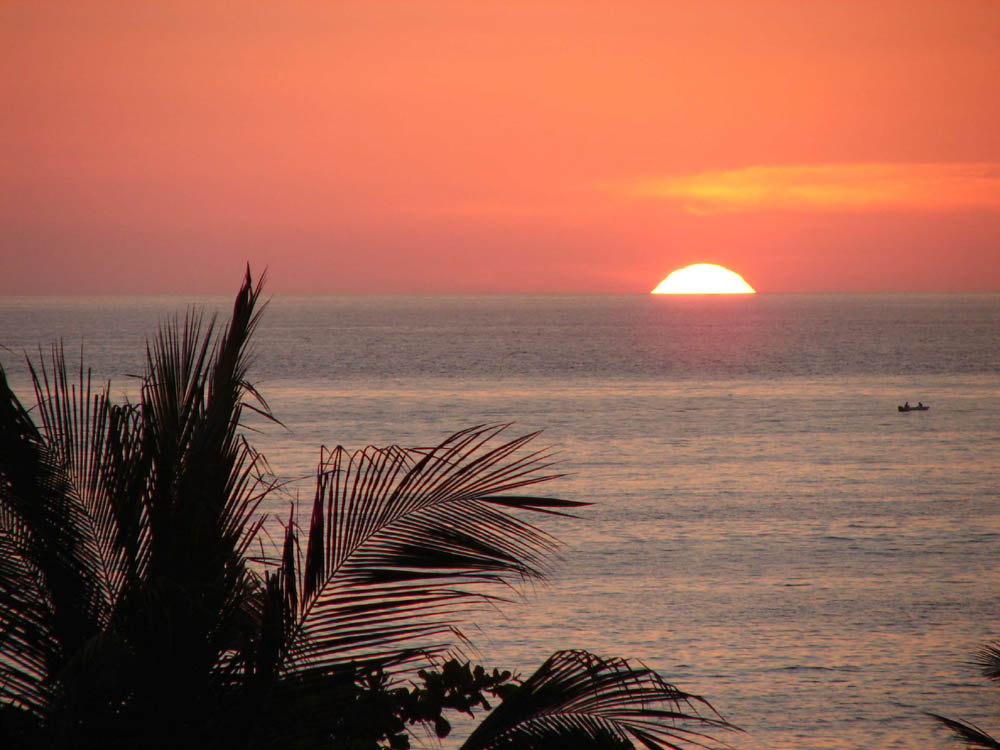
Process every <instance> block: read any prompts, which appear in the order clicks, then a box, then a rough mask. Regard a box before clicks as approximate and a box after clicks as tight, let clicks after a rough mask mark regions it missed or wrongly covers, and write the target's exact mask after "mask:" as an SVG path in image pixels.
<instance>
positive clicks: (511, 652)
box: [0, 294, 1000, 750]
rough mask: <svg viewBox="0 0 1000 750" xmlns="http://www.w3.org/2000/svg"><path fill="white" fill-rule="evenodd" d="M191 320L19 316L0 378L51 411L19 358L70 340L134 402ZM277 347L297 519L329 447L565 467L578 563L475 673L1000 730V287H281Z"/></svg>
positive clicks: (267, 438) (156, 314)
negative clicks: (991, 676)
mask: <svg viewBox="0 0 1000 750" xmlns="http://www.w3.org/2000/svg"><path fill="white" fill-rule="evenodd" d="M189 303H196V304H200V305H203V306H205V308H206V309H208V310H210V311H211V310H219V311H221V313H222V316H223V317H224V315H225V313H226V308H227V307H228V304H229V303H228V301H227V300H223V299H216V298H213V299H203V300H196V299H178V298H170V297H145V298H141V299H139V298H111V297H109V298H86V299H84V298H42V297H35V298H27V297H7V298H0V346H2V347H4V348H2V349H0V362H2V363H3V364H4V366H5V368H7V369H8V374H9V376H10V378H11V380H12V381H13V383H14V384H15V387H16V389H18V390H19V391H20V392H21V393H22V395H24V397H25V400H28V399H27V393H28V391H27V374H26V370H25V368H24V366H23V354H22V352H23V351H24V350H28V352H29V354H32V356H37V352H38V349H37V347H38V345H39V344H41V345H42V346H43V347H47V346H48V344H49V343H51V342H53V341H55V340H57V339H60V338H61V339H62V340H63V341H64V342H65V344H66V347H67V350H68V351H69V352H70V353H71V355H72V357H76V356H77V353H78V352H79V350H80V348H81V346H82V349H83V353H84V359H85V361H86V362H87V364H88V365H89V366H91V367H92V368H93V369H94V373H95V376H97V377H98V378H101V379H112V380H113V382H114V384H115V386H114V387H115V389H116V392H121V393H127V392H130V391H134V388H135V380H134V379H133V378H129V377H128V375H130V374H134V373H137V372H141V370H142V366H143V342H144V340H145V338H146V337H147V336H149V335H151V334H152V333H153V332H155V329H156V326H157V324H158V323H159V322H160V321H161V320H163V319H164V318H165V317H166V316H167V315H171V314H173V313H174V312H176V311H180V312H181V313H182V314H183V311H184V309H185V307H186V305H188V304H189ZM255 351H256V355H255V362H254V367H253V370H252V375H251V379H252V380H253V381H254V382H255V383H256V384H257V386H258V388H259V390H260V391H261V393H262V394H263V395H264V396H265V398H266V399H267V400H268V403H269V404H270V406H271V407H272V409H273V410H274V412H275V414H276V416H277V417H278V418H279V419H280V420H281V421H282V422H283V423H284V425H285V427H286V428H287V429H286V428H281V427H278V426H275V425H268V424H255V425H253V426H254V427H255V428H259V430H260V432H257V433H253V434H252V439H253V441H254V442H255V444H256V445H257V446H258V447H260V448H261V449H262V450H263V451H264V452H265V454H266V455H267V456H268V458H269V460H270V463H271V465H272V467H273V469H274V470H275V471H276V473H278V474H279V475H281V476H282V477H285V478H288V479H289V480H294V481H292V483H291V484H290V486H289V490H288V494H289V495H292V496H295V495H296V494H297V495H298V496H299V497H300V498H301V499H303V500H304V501H309V500H310V499H311V496H312V489H311V488H312V479H311V477H312V474H313V473H314V471H315V466H316V462H317V460H318V457H319V447H320V445H327V446H333V445H336V444H342V445H345V446H348V447H355V448H359V447H362V446H364V445H367V444H375V445H386V444H389V443H400V444H404V445H422V446H425V445H430V444H433V443H436V442H438V441H440V440H441V439H442V438H444V437H445V436H446V435H448V434H449V433H450V432H452V431H455V430H457V429H459V428H463V427H468V426H471V425H477V424H483V423H512V424H511V427H509V428H508V432H509V434H511V435H514V434H518V433H522V432H527V431H534V430H542V434H541V435H540V436H539V437H538V438H537V439H536V442H537V443H538V444H539V445H543V446H552V447H553V448H554V449H555V450H556V451H557V453H558V458H559V467H560V469H561V470H563V471H565V472H566V473H567V476H566V477H565V478H563V479H560V480H557V481H556V482H553V483H552V484H550V485H549V486H548V487H547V492H548V494H552V495H556V496H560V497H564V498H567V499H572V500H580V501H586V502H590V503H593V505H591V506H588V507H586V508H582V509H581V510H580V511H579V512H578V514H577V515H578V517H577V518H574V519H547V518H542V519H536V520H538V521H539V524H540V525H542V526H543V527H544V528H546V529H547V530H549V531H551V532H552V533H554V534H555V535H556V536H557V537H559V538H560V539H561V540H562V541H563V542H564V547H563V548H562V555H561V559H560V561H559V562H558V563H557V564H556V565H555V567H554V568H553V570H552V575H551V579H550V581H549V582H548V583H546V584H545V585H541V586H538V587H536V588H535V589H533V590H530V591H526V592H525V596H524V600H523V601H521V602H514V603H512V604H511V605H510V606H509V607H506V608H504V609H503V610H502V611H500V612H497V613H495V614H491V615H489V616H484V617H483V618H481V619H479V620H478V621H477V622H475V623H470V624H469V626H468V627H467V628H466V633H467V635H469V636H470V638H471V639H472V641H473V642H474V643H475V645H476V646H477V648H478V651H477V652H476V653H474V654H472V656H473V658H474V659H475V660H476V661H478V662H480V663H483V664H484V665H489V666H499V667H505V668H514V669H516V670H518V671H520V672H521V673H522V674H524V675H526V674H528V673H530V672H531V671H532V670H533V669H534V667H535V666H537V665H538V664H540V663H541V662H542V661H543V660H544V658H545V657H546V656H548V655H549V654H550V653H551V652H552V651H554V650H557V649H562V648H585V649H589V650H591V651H595V652H597V653H601V654H605V655H608V656H624V657H629V658H635V659H639V660H641V661H643V662H644V663H646V664H647V665H649V666H650V667H653V668H655V669H656V670H658V671H659V672H660V673H661V674H662V675H663V677H664V678H665V679H667V680H668V681H670V682H673V683H675V684H677V685H678V686H679V687H681V688H682V689H685V690H687V691H689V692H693V693H697V694H700V695H702V696H704V697H706V698H707V699H708V700H709V701H710V702H711V703H712V705H713V706H714V707H715V708H716V709H717V710H718V711H719V712H720V713H722V715H723V716H725V717H726V718H727V719H729V720H730V721H732V722H733V723H735V724H737V725H738V726H740V727H741V728H742V729H744V730H745V733H740V734H735V733H733V734H728V735H726V736H725V737H724V739H725V740H727V741H728V742H729V743H730V744H732V745H733V746H734V747H736V748H742V749H743V750H765V749H767V750H782V749H785V748H787V749H789V750H790V749H791V748H795V749H796V750H807V749H812V748H817V749H818V748H824V749H825V750H828V749H830V748H852V749H858V750H860V749H861V748H865V749H866V750H870V749H871V748H928V747H942V748H945V747H949V746H950V744H951V740H950V737H949V736H948V735H947V733H946V732H944V731H943V730H940V729H938V728H937V727H936V726H935V724H934V723H933V722H932V721H931V720H930V719H928V718H927V717H926V716H925V715H924V712H926V711H934V712H938V713H943V714H946V715H949V716H953V717H956V718H965V719H969V720H971V721H973V722H975V723H977V724H979V725H980V726H982V727H983V728H986V729H993V730H996V731H997V732H1000V713H998V711H997V708H998V707H1000V691H998V690H997V688H996V686H991V685H988V684H987V683H986V682H985V680H983V679H982V678H980V677H979V676H978V674H977V672H976V669H975V668H974V667H972V666H970V665H969V663H968V662H969V661H970V658H971V656H970V655H971V652H972V651H973V650H974V649H976V648H977V647H979V646H980V645H982V644H983V643H985V642H986V641H988V640H990V639H994V638H1000V575H998V570H1000V481H998V480H1000V461H998V459H1000V295H998V294H983V295H951V294H940V295H935V294H919V295H917V294H914V295H907V294H899V295H888V294H886V295H773V294H758V295H754V296H726V297H700V296H699V297H660V296H657V297H653V296H650V295H623V296H603V295H590V296H569V295H557V296H546V295H537V296H523V295H521V296H517V295H515V296H506V295H496V296H414V297H410V296H391V297H390V296H385V297H365V296H344V297H310V298H306V297H285V296H280V295H279V296H275V297H274V298H273V299H272V300H271V301H270V303H269V306H268V308H267V310H266V312H265V314H264V318H263V322H262V325H261V328H260V330H259V333H258V336H257V339H256V347H255ZM906 400H909V401H910V402H911V403H916V402H917V401H918V400H919V401H923V402H924V403H925V404H929V405H930V407H931V408H930V410H928V411H925V412H911V413H899V412H898V411H897V408H896V406H897V404H901V403H903V402H904V401H906ZM287 500H288V498H287V496H286V497H282V498H276V499H275V501H274V506H273V508H272V509H273V510H275V511H281V512H282V513H284V512H286V511H287Z"/></svg>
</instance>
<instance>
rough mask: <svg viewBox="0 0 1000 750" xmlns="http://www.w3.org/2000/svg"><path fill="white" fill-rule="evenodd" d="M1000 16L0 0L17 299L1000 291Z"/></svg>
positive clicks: (3, 176)
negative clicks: (678, 278) (694, 280)
mask: <svg viewBox="0 0 1000 750" xmlns="http://www.w3.org/2000/svg"><path fill="white" fill-rule="evenodd" d="M998 40H1000V3H997V2H991V1H990V0H980V1H976V0H954V1H952V0H942V1H941V2H916V1H914V0H907V1H906V2H882V1H880V2H869V1H868V0H866V1H865V2H848V1H846V0H836V2H821V1H820V0H811V1H810V2H791V1H789V2H779V1H777V0H774V1H771V2H755V1H754V0H729V1H721V0H720V1H713V0H690V1H678V2H669V1H668V0H650V1H648V2H646V1H639V0H634V1H633V0H618V1H617V2H559V1H558V0H552V1H550V2H516V1H510V0H508V1H505V2H496V3H494V2H466V1H464V0H455V1H454V2H421V1H420V0H408V1H399V2H378V1H377V0H367V1H365V2H329V0H327V1H324V2H309V1H305V0H303V1H299V2H295V1H291V2H249V1H248V2H245V3H244V2H224V3H223V2H211V1H210V0H197V1H191V2H188V1H186V0H170V1H169V2H167V1H162V2H161V1H157V0H148V1H147V2H142V3H133V2H125V1H123V2H99V1H98V2H81V1H80V0H71V1H70V2H64V3H63V2H47V1H46V0H26V1H25V2H17V1H11V0H0V50H2V52H0V55H2V59H3V77H2V82H3V83H2V85H3V100H4V115H3V117H2V118H0V162H2V164H3V168H2V170H0V196H2V199H0V294H34V293H152V292H166V293H175V292H176V293H202V292H229V291H231V290H232V289H234V288H235V286H236V285H237V284H238V281H239V277H240V274H241V271H242V268H243V265H244V263H245V262H246V261H249V262H250V263H251V264H252V265H253V266H254V268H256V269H262V268H264V267H265V266H266V267H267V268H268V269H269V275H270V279H271V282H270V289H271V291H272V292H274V293H296V292H306V293H343V292H418V293H422V292H521V291H524V292H645V291H648V290H650V289H651V288H652V287H653V286H654V285H655V284H656V283H657V282H658V281H659V280H660V279H662V278H663V277H664V276H666V275H667V274H668V273H669V272H670V271H671V270H673V269H675V268H677V267H679V266H684V265H688V264H690V263H698V262H709V263H719V264H722V265H725V266H728V267H730V268H733V269H734V270H736V271H738V272H740V273H741V274H742V275H743V276H744V277H745V278H746V279H747V281H749V282H750V283H751V284H752V285H753V286H754V287H755V288H756V289H757V290H758V291H761V292H769V291H775V292H786V291H789V292H813V291H897V290H933V291H960V290H975V291H978V290H1000V43H998Z"/></svg>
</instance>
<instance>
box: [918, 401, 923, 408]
mask: <svg viewBox="0 0 1000 750" xmlns="http://www.w3.org/2000/svg"><path fill="white" fill-rule="evenodd" d="M917 408H918V409H923V408H924V402H923V401H917Z"/></svg>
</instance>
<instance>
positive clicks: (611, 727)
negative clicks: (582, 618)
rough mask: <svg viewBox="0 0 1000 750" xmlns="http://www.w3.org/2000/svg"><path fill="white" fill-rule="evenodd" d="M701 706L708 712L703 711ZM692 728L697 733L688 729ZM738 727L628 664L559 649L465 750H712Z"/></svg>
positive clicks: (702, 703) (700, 700)
mask: <svg viewBox="0 0 1000 750" xmlns="http://www.w3.org/2000/svg"><path fill="white" fill-rule="evenodd" d="M698 706H701V707H702V709H703V710H707V713H701V712H699V710H698ZM689 726H694V727H698V729H691V728H688V727H689ZM713 728H714V729H733V728H734V727H733V726H732V725H731V724H729V723H728V722H726V721H725V720H724V719H722V717H720V716H719V715H718V714H716V713H715V711H714V710H713V709H712V708H711V706H710V705H709V704H708V702H707V701H705V700H704V699H703V698H699V697H698V696H694V695H691V694H689V693H685V692H683V691H681V690H679V689H678V688H676V687H674V686H673V685H670V684H668V683H666V682H664V681H663V680H662V679H661V678H660V677H659V675H657V674H656V673H655V672H653V671H652V670H650V669H648V668H646V667H644V666H642V665H634V664H630V663H629V662H628V661H626V660H624V659H618V658H611V659H608V658H603V657H600V656H596V655H594V654H591V653H588V652H586V651H558V652H556V653H555V654H553V655H552V656H550V657H549V658H548V660H546V662H545V663H544V664H542V666H541V667H539V668H538V670H537V671H536V672H535V673H534V674H533V675H532V676H531V677H529V678H528V679H527V680H525V682H524V683H523V684H522V685H521V686H520V687H518V688H517V689H516V690H515V691H514V692H513V693H512V694H510V695H508V696H507V697H506V698H505V699H504V701H503V702H502V703H501V704H500V705H499V706H497V708H496V709H494V711H493V712H492V713H491V714H490V715H489V716H487V717H486V719H485V720H484V721H483V722H482V723H481V724H480V725H479V726H478V727H477V728H476V729H475V730H474V731H473V733H472V734H471V735H470V736H469V738H468V740H466V742H465V744H463V745H462V748H461V750H500V749H501V748H510V749H513V748H517V750H535V749H536V748H537V749H538V750H541V749H542V748H550V747H556V746H566V744H565V743H567V742H568V743H569V744H570V745H571V746H572V747H579V748H595V749H596V748H613V747H625V748H631V747H635V745H634V742H633V741H637V742H639V743H640V744H641V745H643V746H644V747H647V748H649V750H663V749H664V748H674V749H675V750H677V749H679V748H682V747H684V746H688V747H690V746H694V747H709V746H710V745H708V744H706V743H709V742H715V740H714V739H713V738H711V737H710V736H708V735H707V734H705V731H704V730H710V729H713Z"/></svg>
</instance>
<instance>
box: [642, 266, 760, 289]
mask: <svg viewBox="0 0 1000 750" xmlns="http://www.w3.org/2000/svg"><path fill="white" fill-rule="evenodd" d="M650 293H651V294H756V293H757V290H756V289H754V288H753V287H752V286H750V285H749V284H748V283H747V282H746V281H745V280H744V279H743V277H742V276H740V275H739V274H738V273H736V271H731V270H730V269H728V268H725V267H724V266H719V265H716V264H715V263H695V264H693V265H690V266H684V268H678V269H677V270H676V271H673V272H672V273H671V274H670V275H668V276H667V278H665V279H664V280H663V281H661V282H660V283H659V284H657V285H656V288H655V289H653V291H652V292H650Z"/></svg>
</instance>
